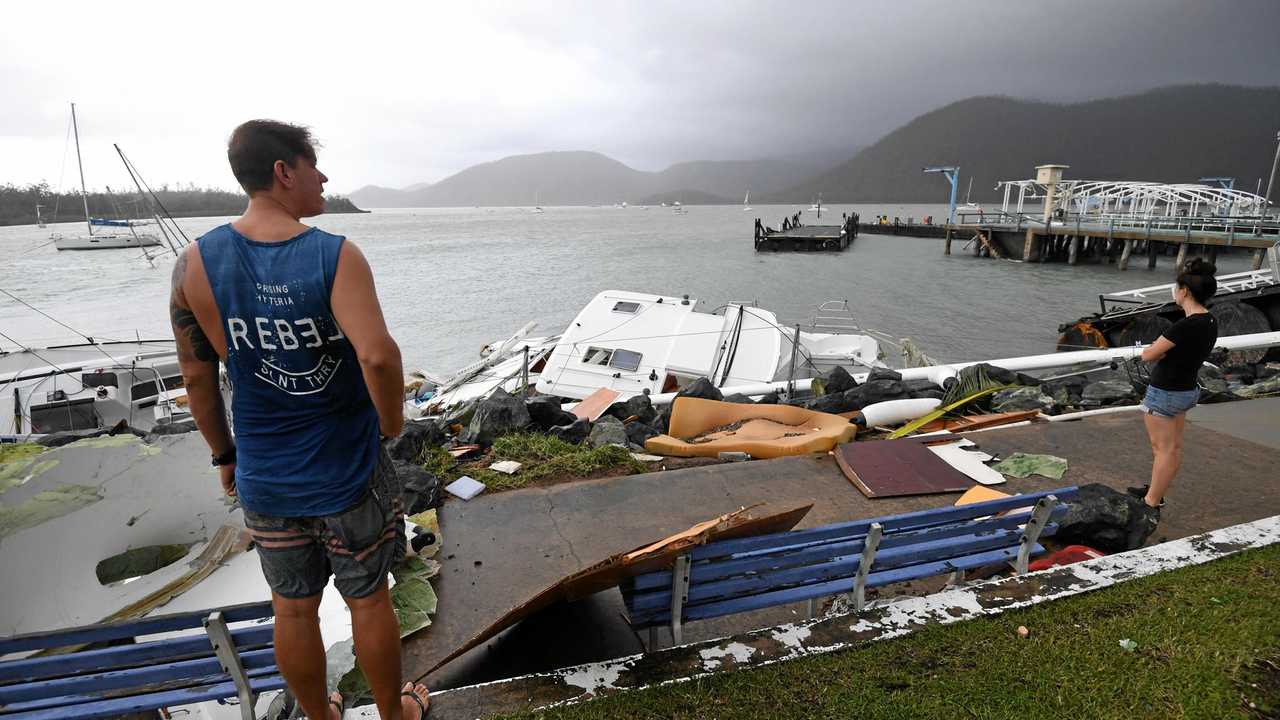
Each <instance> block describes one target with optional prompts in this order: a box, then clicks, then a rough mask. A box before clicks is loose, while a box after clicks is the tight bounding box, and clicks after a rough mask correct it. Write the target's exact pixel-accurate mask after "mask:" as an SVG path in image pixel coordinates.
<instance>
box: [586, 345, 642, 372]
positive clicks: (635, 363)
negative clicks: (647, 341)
mask: <svg viewBox="0 0 1280 720" xmlns="http://www.w3.org/2000/svg"><path fill="white" fill-rule="evenodd" d="M642 357H643V356H642V355H641V354H640V353H638V352H635V351H634V350H622V349H617V350H614V349H611V348H598V347H589V348H587V351H586V352H585V353H583V355H582V362H583V363H585V364H587V365H599V366H601V367H611V368H617V369H618V370H626V371H628V372H635V371H636V370H639V369H640V359H641V358H642Z"/></svg>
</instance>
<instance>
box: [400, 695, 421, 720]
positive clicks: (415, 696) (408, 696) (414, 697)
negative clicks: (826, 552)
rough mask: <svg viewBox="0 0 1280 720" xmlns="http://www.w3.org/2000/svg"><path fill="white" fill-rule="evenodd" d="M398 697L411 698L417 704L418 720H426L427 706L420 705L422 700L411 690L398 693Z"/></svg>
mask: <svg viewBox="0 0 1280 720" xmlns="http://www.w3.org/2000/svg"><path fill="white" fill-rule="evenodd" d="M400 697H407V698H412V699H413V701H414V702H415V703H417V704H418V713H419V715H418V720H426V717H427V706H426V705H423V704H422V698H420V697H418V694H417V693H415V692H413V691H411V690H405V691H402V692H401V693H400Z"/></svg>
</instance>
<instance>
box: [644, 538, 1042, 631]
mask: <svg viewBox="0 0 1280 720" xmlns="http://www.w3.org/2000/svg"><path fill="white" fill-rule="evenodd" d="M1043 553H1044V547H1043V546H1041V545H1039V544H1037V545H1036V546H1035V547H1034V548H1032V555H1041V554H1043ZM1017 555H1018V551H1017V549H1016V548H1004V549H1001V550H990V551H987V552H982V553H977V554H974V555H969V556H966V557H961V558H954V559H951V560H944V561H936V562H931V563H924V564H921V565H911V566H908V567H905V568H897V569H894V570H886V571H885V572H882V573H874V572H873V573H871V574H870V575H868V576H867V587H879V586H883V585H890V584H892V583H896V582H905V581H908V580H918V579H920V578H926V577H934V576H936V575H946V574H948V573H951V572H954V571H956V570H972V569H975V568H980V567H985V566H987V565H994V564H997V563H1004V562H1011V561H1013V560H1014V559H1015V558H1016V557H1017ZM852 585H853V584H852V583H851V582H850V581H849V579H848V578H837V579H835V580H828V581H825V582H820V583H814V584H811V585H802V586H799V587H794V588H787V589H785V590H777V591H774V592H770V593H762V594H760V595H752V596H750V597H745V598H735V599H733V600H725V601H722V602H716V603H708V604H706V605H700V606H697V607H692V608H689V609H688V611H687V612H685V618H684V619H685V622H692V621H694V620H706V619H708V618H713V617H721V616H723V615H733V614H736V613H740V612H748V611H750V610H760V609H763V608H767V607H774V606H777V605H786V604H789V603H793V602H800V601H803V600H810V599H816V598H822V597H830V596H832V595H839V594H841V593H846V592H849V590H851V589H852ZM665 624H666V619H664V618H663V617H662V616H661V615H660V614H659V615H655V616H652V617H647V618H641V619H638V620H637V619H636V618H632V625H633V626H634V627H637V628H645V627H649V626H651V625H665Z"/></svg>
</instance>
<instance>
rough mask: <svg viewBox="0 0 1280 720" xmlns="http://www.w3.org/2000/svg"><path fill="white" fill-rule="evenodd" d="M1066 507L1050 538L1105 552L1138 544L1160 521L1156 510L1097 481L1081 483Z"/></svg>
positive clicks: (1138, 546) (1141, 543)
mask: <svg viewBox="0 0 1280 720" xmlns="http://www.w3.org/2000/svg"><path fill="white" fill-rule="evenodd" d="M1067 508H1068V509H1067V514H1066V516H1065V517H1064V518H1063V519H1062V521H1061V523H1060V524H1059V527H1058V534H1057V535H1055V536H1054V538H1053V539H1054V541H1055V542H1059V543H1063V544H1080V545H1088V546H1089V547H1092V548H1097V549H1098V550H1101V551H1103V552H1106V553H1118V552H1125V551H1127V550H1136V549H1138V548H1140V547H1142V545H1143V544H1144V543H1145V542H1146V541H1147V538H1148V537H1150V536H1151V533H1152V532H1154V531H1155V529H1156V525H1157V524H1159V522H1160V514H1159V512H1158V511H1156V510H1155V509H1153V508H1150V507H1148V506H1147V504H1146V503H1145V502H1143V501H1142V500H1140V499H1138V498H1135V497H1133V496H1132V495H1129V494H1127V493H1124V492H1120V491H1118V490H1112V489H1111V488H1109V487H1107V486H1106V485H1101V484H1099V483H1091V484H1089V485H1083V486H1081V487H1080V490H1079V492H1078V495H1077V497H1076V498H1075V499H1074V500H1070V501H1068V502H1067Z"/></svg>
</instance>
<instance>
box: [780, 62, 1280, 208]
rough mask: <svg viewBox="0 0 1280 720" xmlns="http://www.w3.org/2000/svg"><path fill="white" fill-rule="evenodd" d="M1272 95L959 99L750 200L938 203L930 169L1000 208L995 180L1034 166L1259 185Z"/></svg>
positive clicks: (1273, 123)
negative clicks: (941, 169) (1062, 101)
mask: <svg viewBox="0 0 1280 720" xmlns="http://www.w3.org/2000/svg"><path fill="white" fill-rule="evenodd" d="M1278 126H1280V87H1270V88H1246V87H1236V86H1226V85H1189V86H1176V87H1167V88H1161V89H1158V90H1153V91H1151V92H1147V93H1143V94H1140V95H1130V96H1126V97H1119V98H1110V99H1106V100H1093V101H1090V102H1083V103H1077V104H1071V105H1059V104H1051V103H1041V102H1028V101H1024V100H1015V99H1012V98H1007V97H977V98H970V99H968V100H962V101H960V102H957V103H953V104H951V105H947V106H946V107H943V108H940V109H938V110H934V111H932V112H929V113H926V114H924V115H921V116H920V117H918V118H916V119H915V120H912V121H911V122H909V123H907V124H906V125H903V126H902V127H900V128H898V129H897V130H894V131H893V132H891V133H889V134H888V135H886V136H885V137H883V138H882V139H881V140H880V141H879V142H876V143H875V144H873V145H871V146H869V147H867V148H866V149H864V150H862V151H861V152H859V153H858V154H856V155H854V156H853V157H852V158H851V159H849V160H848V161H847V162H845V163H843V164H841V165H839V166H837V167H835V168H833V169H832V170H829V171H827V172H825V173H822V174H820V175H818V176H816V177H814V178H812V179H810V180H807V181H805V182H802V183H799V184H797V185H795V186H793V187H791V188H790V189H789V190H786V191H784V192H780V193H776V194H773V195H770V196H769V197H767V198H766V197H761V198H760V199H759V202H766V201H768V200H773V201H778V202H806V201H808V200H809V199H810V198H812V197H814V196H815V195H817V194H818V193H820V192H821V193H822V194H823V197H824V198H825V199H826V200H827V201H828V202H879V201H889V202H893V201H897V202H913V201H915V202H919V201H933V202H944V201H945V200H946V196H947V192H948V188H947V185H946V182H945V181H944V180H943V179H942V177H941V176H939V175H926V174H924V173H922V172H920V170H921V168H923V167H925V166H928V165H959V166H960V188H959V195H960V199H961V200H963V199H964V194H965V189H966V188H967V187H968V184H969V178H970V177H972V178H973V179H974V180H973V199H974V200H983V201H991V200H995V199H997V197H998V195H997V192H996V191H995V190H994V189H993V188H994V186H995V184H996V182H997V181H1000V180H1020V179H1025V178H1030V177H1033V176H1034V174H1035V170H1034V168H1035V166H1036V165H1044V164H1048V163H1061V164H1065V165H1070V166H1071V167H1070V169H1068V170H1067V171H1066V173H1065V177H1067V178H1068V179H1088V180H1148V181H1153V182H1196V180H1198V179H1199V178H1201V177H1207V176H1215V177H1216V176H1226V177H1234V178H1235V179H1236V188H1237V189H1240V190H1249V191H1253V190H1254V188H1255V186H1256V183H1257V180H1258V178H1260V177H1261V178H1262V182H1263V184H1264V185H1265V184H1266V182H1267V180H1266V176H1267V174H1268V173H1269V172H1270V169H1271V162H1272V157H1273V154H1274V153H1275V149H1276V131H1277V129H1280V127H1278Z"/></svg>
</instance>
